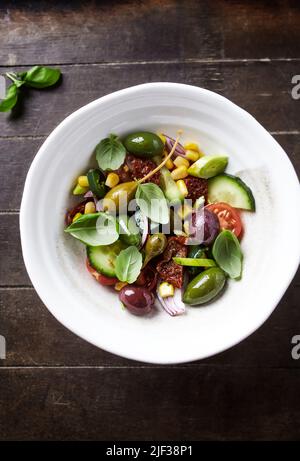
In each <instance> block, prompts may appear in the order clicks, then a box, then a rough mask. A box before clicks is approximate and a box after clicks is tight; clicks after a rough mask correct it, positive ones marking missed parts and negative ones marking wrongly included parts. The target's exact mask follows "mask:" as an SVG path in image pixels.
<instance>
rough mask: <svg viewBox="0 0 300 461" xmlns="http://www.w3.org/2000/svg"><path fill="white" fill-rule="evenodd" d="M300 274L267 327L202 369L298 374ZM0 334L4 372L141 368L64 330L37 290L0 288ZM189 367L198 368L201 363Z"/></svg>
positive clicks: (204, 361)
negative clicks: (18, 368)
mask: <svg viewBox="0 0 300 461" xmlns="http://www.w3.org/2000/svg"><path fill="white" fill-rule="evenodd" d="M299 296H300V271H299V272H298V274H297V275H296V277H295V279H294V281H293V283H292V285H291V286H290V288H289V289H288V291H287V292H286V294H285V296H284V297H283V299H282V300H281V302H280V304H279V306H278V307H277V309H276V310H275V312H274V313H273V314H272V316H271V317H270V318H269V319H268V321H267V322H266V323H265V324H264V325H263V326H262V327H261V328H260V329H259V330H258V331H257V332H256V333H254V334H253V335H251V336H250V337H249V338H248V339H246V340H245V341H243V342H242V343H241V344H239V345H238V346H236V347H234V348H232V349H230V350H229V351H226V352H224V353H222V354H218V355H217V356H214V357H211V358H209V359H205V360H202V361H201V362H198V364H203V363H206V364H208V365H216V366H220V365H224V366H231V367H233V368H236V367H242V368H245V367H246V368H247V367H250V368H253V367H259V368H275V367H276V368H278V367H285V368H299V367H300V360H298V361H296V360H293V359H292V357H291V348H292V345H291V339H292V337H293V336H294V335H297V334H299V331H298V329H297V325H299V324H300V311H299V308H298V299H299ZM0 325H1V327H0V332H1V334H3V335H4V336H5V337H6V338H7V358H6V360H1V361H0V368H1V366H128V365H130V366H134V367H135V366H139V364H138V363H137V362H133V361H129V360H125V359H122V358H120V357H116V356H114V355H111V354H109V353H107V352H105V351H102V350H100V349H98V348H96V347H94V346H92V345H89V344H88V343H87V342H85V341H83V340H81V339H80V338H78V337H77V336H75V335H74V334H72V333H71V332H69V331H68V330H67V329H66V328H64V327H63V326H62V325H60V324H59V323H58V322H57V321H56V320H55V319H54V318H53V317H52V316H51V314H50V313H49V311H48V310H47V309H46V307H45V306H44V305H43V303H42V302H41V301H40V300H39V298H38V296H37V294H36V293H35V291H34V290H33V289H16V290H12V289H1V288H0ZM190 366H193V367H195V366H197V362H195V363H193V364H191V365H190Z"/></svg>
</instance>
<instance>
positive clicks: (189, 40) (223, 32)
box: [0, 0, 300, 66]
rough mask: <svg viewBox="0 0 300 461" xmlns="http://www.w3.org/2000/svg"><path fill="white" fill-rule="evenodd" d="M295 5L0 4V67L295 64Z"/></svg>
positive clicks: (170, 0) (238, 1)
mask: <svg viewBox="0 0 300 461" xmlns="http://www.w3.org/2000/svg"><path fill="white" fill-rule="evenodd" d="M299 18H300V8H299V2H297V1H289V0H279V1H276V2H275V3H274V2H272V1H270V0H269V1H267V0H265V1H259V2H258V1H251V0H247V1H245V0H243V1H242V0H230V1H222V0H215V1H213V2H212V1H195V0H185V1H184V2H183V1H180V0H147V1H144V2H140V1H137V0H135V1H121V0H119V1H117V0H113V1H112V0H106V1H103V0H102V1H98V2H97V1H86V2H81V1H79V0H73V1H70V0H69V1H62V0H61V1H55V2H46V1H39V2H26V1H16V2H13V1H2V2H1V6H0V40H1V50H0V64H2V65H10V66H15V65H16V64H18V65H20V64H36V63H39V64H43V63H47V64H49V63H54V64H60V63H78V62H79V63H94V62H112V61H114V62H118V61H145V60H148V61H153V60H160V61H162V60H163V61H168V60H183V59H191V58H192V59H213V58H214V59H224V58H225V59H226V58H227V59H228V58H229V59H230V58H231V59H241V58H242V59H245V58H248V59H253V58H266V57H268V58H287V57H290V58H295V57H296V58H299V55H300V40H299V34H300V32H299Z"/></svg>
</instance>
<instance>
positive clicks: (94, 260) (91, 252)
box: [86, 240, 126, 277]
mask: <svg viewBox="0 0 300 461" xmlns="http://www.w3.org/2000/svg"><path fill="white" fill-rule="evenodd" d="M124 248H126V245H124V244H123V243H122V242H120V241H119V240H118V241H117V242H115V243H112V244H111V245H105V246H98V247H89V246H88V247H87V249H86V251H87V257H88V260H89V263H90V265H91V266H92V267H93V268H94V269H95V270H96V271H98V272H100V274H103V275H106V276H107V277H116V271H115V262H116V258H117V256H118V254H119V253H120V251H121V250H124Z"/></svg>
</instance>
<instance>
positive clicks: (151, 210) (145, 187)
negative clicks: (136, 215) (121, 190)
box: [135, 182, 169, 224]
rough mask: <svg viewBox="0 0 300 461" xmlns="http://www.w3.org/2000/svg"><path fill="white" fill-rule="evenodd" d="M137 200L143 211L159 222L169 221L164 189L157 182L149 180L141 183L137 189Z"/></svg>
mask: <svg viewBox="0 0 300 461" xmlns="http://www.w3.org/2000/svg"><path fill="white" fill-rule="evenodd" d="M135 198H136V202H137V204H138V206H139V208H140V209H141V210H142V212H143V213H144V214H145V215H146V216H147V217H148V218H150V219H151V220H152V221H155V222H156V223H159V224H167V223H168V222H169V207H168V203H167V200H166V198H165V195H164V193H163V191H162V190H161V189H160V187H158V186H157V185H156V184H154V183H152V182H149V183H147V184H139V185H138V188H137V191H136V195H135Z"/></svg>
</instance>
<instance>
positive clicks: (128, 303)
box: [119, 285, 155, 315]
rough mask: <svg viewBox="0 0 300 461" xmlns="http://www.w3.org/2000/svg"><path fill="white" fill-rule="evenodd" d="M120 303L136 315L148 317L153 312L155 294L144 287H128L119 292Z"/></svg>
mask: <svg viewBox="0 0 300 461" xmlns="http://www.w3.org/2000/svg"><path fill="white" fill-rule="evenodd" d="M119 298H120V301H121V302H122V303H123V304H124V306H125V307H126V308H127V309H128V310H129V312H131V313H132V314H134V315H146V314H149V312H151V310H152V306H153V304H154V300H155V298H154V294H153V293H152V292H151V291H150V290H148V289H147V288H144V287H139V286H135V285H126V286H125V287H123V288H122V290H121V291H120V292H119Z"/></svg>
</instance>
